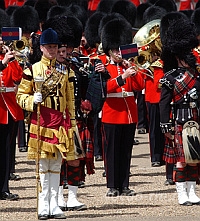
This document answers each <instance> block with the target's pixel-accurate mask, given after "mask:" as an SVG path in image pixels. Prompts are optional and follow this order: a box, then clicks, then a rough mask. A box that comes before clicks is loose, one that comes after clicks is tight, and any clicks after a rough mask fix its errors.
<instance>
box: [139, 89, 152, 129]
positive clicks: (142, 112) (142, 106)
mask: <svg viewBox="0 0 200 221" xmlns="http://www.w3.org/2000/svg"><path fill="white" fill-rule="evenodd" d="M137 109H138V124H137V129H140V128H145V129H146V131H147V132H148V129H149V123H148V117H147V107H146V102H145V95H144V94H142V92H141V91H138V92H137Z"/></svg>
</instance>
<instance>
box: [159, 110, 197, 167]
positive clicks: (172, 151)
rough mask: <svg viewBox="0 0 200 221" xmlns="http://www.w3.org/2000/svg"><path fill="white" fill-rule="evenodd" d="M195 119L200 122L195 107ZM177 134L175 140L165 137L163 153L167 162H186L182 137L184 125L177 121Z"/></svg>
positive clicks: (175, 128)
mask: <svg viewBox="0 0 200 221" xmlns="http://www.w3.org/2000/svg"><path fill="white" fill-rule="evenodd" d="M192 114H193V118H192V119H191V120H194V121H196V122H198V123H199V120H198V114H197V109H196V108H194V109H193V111H192ZM174 130H175V135H174V140H173V141H174V142H173V141H172V140H170V139H169V138H167V137H165V147H164V153H163V160H164V161H165V162H167V163H177V162H181V163H185V156H184V150H183V139H182V130H183V125H180V124H178V123H177V122H176V121H175V127H174Z"/></svg>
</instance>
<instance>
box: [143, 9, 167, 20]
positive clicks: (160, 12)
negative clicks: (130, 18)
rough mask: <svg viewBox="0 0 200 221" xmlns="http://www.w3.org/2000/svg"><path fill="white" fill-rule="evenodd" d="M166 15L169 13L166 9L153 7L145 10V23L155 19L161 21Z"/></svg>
mask: <svg viewBox="0 0 200 221" xmlns="http://www.w3.org/2000/svg"><path fill="white" fill-rule="evenodd" d="M166 14H167V11H166V10H165V9H164V8H162V7H159V6H155V5H152V6H150V7H149V8H147V9H146V10H145V12H144V14H143V21H144V23H145V24H146V23H148V22H150V21H153V20H155V19H161V18H162V17H163V16H164V15H166Z"/></svg>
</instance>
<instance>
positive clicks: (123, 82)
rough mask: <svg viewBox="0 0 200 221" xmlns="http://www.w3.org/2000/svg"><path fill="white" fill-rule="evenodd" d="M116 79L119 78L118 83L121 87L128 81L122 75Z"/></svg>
mask: <svg viewBox="0 0 200 221" xmlns="http://www.w3.org/2000/svg"><path fill="white" fill-rule="evenodd" d="M116 80H117V84H118V85H119V86H120V87H121V86H123V85H124V84H125V83H126V81H125V80H123V79H122V76H121V75H120V76H118V77H117V78H116Z"/></svg>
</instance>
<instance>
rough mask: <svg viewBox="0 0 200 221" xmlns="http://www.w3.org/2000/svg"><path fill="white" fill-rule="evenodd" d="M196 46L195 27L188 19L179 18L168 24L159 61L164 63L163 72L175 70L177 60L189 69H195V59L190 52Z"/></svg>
mask: <svg viewBox="0 0 200 221" xmlns="http://www.w3.org/2000/svg"><path fill="white" fill-rule="evenodd" d="M180 24H181V25H180ZM198 44H199V42H198V39H197V35H196V29H195V26H194V24H192V23H191V22H190V21H189V20H188V19H183V18H180V19H178V20H176V21H173V22H170V25H169V27H168V29H167V30H166V38H165V42H164V44H163V47H162V56H161V59H162V60H163V62H164V71H165V72H166V71H169V70H171V69H176V68H177V67H178V61H177V58H178V59H179V60H180V61H181V60H182V61H184V62H185V63H187V64H188V65H189V66H190V67H191V68H195V67H196V57H195V56H194V54H193V52H192V50H193V49H194V48H195V47H197V46H198Z"/></svg>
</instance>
